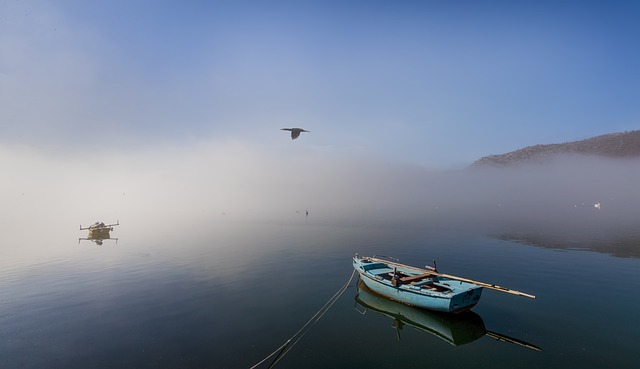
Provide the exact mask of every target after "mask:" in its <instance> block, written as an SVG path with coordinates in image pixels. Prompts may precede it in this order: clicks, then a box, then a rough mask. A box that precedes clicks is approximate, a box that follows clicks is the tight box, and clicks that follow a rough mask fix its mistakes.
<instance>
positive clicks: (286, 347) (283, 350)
mask: <svg viewBox="0 0 640 369" xmlns="http://www.w3.org/2000/svg"><path fill="white" fill-rule="evenodd" d="M355 274H356V270H355V269H354V270H353V272H352V273H351V277H349V280H348V281H347V283H345V284H344V285H343V286H342V287H340V289H339V290H338V291H337V292H336V293H334V294H333V296H331V298H329V300H328V301H327V302H326V303H325V304H324V305H323V306H322V307H321V308H320V310H318V312H317V313H315V314H314V315H313V316H312V317H311V318H310V319H309V320H308V321H307V322H306V323H305V324H304V325H303V326H302V328H300V329H299V330H298V331H297V332H296V333H295V334H294V335H293V336H291V338H289V339H288V340H287V341H286V342H285V343H284V344H282V346H280V347H278V348H277V349H276V350H275V351H273V352H272V353H271V354H269V356H267V357H265V358H264V359H262V360H261V361H260V362H259V363H257V364H256V365H254V366H252V367H251V368H250V369H255V368H257V367H258V366H260V365H261V364H262V363H264V362H265V361H267V360H268V359H269V358H270V357H272V356H273V355H275V354H278V355H277V356H276V357H275V359H274V360H273V362H272V363H271V365H269V368H273V367H274V366H275V365H276V364H277V363H278V362H279V361H280V360H282V358H284V356H285V355H286V354H287V353H288V352H289V351H290V350H291V349H292V348H293V346H295V345H296V343H298V341H300V339H302V337H304V335H305V334H307V333H308V332H309V330H310V329H311V327H313V326H314V325H315V324H316V323H317V322H318V320H320V318H322V316H323V315H324V314H325V313H326V312H327V311H329V309H330V308H331V306H333V304H335V302H336V301H338V299H339V298H340V296H342V294H343V293H344V291H346V290H347V288H348V287H349V285H350V284H351V280H352V279H353V276H354V275H355Z"/></svg>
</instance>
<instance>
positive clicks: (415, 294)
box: [353, 254, 535, 313]
mask: <svg viewBox="0 0 640 369" xmlns="http://www.w3.org/2000/svg"><path fill="white" fill-rule="evenodd" d="M353 267H354V268H355V270H356V271H357V272H358V273H359V275H360V279H361V280H362V282H363V283H364V284H365V285H366V286H367V287H368V288H369V289H371V290H372V291H373V292H376V293H378V294H380V295H382V296H385V297H387V298H389V299H392V300H395V301H399V302H401V303H403V304H407V305H411V306H415V307H419V308H422V309H428V310H435V311H442V312H446V313H460V312H463V311H468V310H470V309H471V308H472V307H474V306H475V305H476V304H477V303H478V302H479V301H480V297H481V296H482V289H483V288H484V287H487V288H491V289H495V290H499V291H502V292H508V293H512V294H516V295H520V296H526V297H530V298H535V296H533V295H529V294H526V293H522V292H518V291H514V290H510V289H507V288H504V287H500V286H496V285H493V284H488V283H484V282H478V281H473V280H470V279H466V278H461V277H457V276H452V275H448V274H442V273H439V272H438V271H437V269H436V268H435V267H434V268H429V269H421V268H416V267H412V266H408V265H404V264H400V263H399V262H395V261H391V260H386V259H381V258H378V257H375V256H372V257H369V256H362V257H360V256H358V254H356V256H355V257H354V258H353Z"/></svg>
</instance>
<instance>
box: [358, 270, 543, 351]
mask: <svg viewBox="0 0 640 369" xmlns="http://www.w3.org/2000/svg"><path fill="white" fill-rule="evenodd" d="M355 301H356V303H357V304H358V305H359V306H360V308H364V311H361V310H360V309H359V308H358V307H356V310H358V311H359V312H360V313H361V314H363V315H364V314H366V312H367V311H369V310H371V311H375V312H377V313H379V314H382V315H385V316H388V317H390V318H391V319H393V322H392V323H391V325H392V327H393V328H395V329H396V333H397V335H398V340H400V339H401V336H400V332H401V331H402V328H403V327H404V326H405V325H409V326H411V327H413V328H415V329H417V330H419V331H422V332H426V333H430V334H432V335H434V336H436V337H438V338H440V339H442V340H443V341H445V342H447V343H449V344H451V345H454V346H460V345H464V344H467V343H470V342H473V341H476V340H477V339H479V338H481V337H484V336H489V337H491V338H494V339H496V340H499V341H503V342H508V343H513V344H517V345H520V346H523V347H526V348H529V349H532V350H536V351H541V349H540V348H539V347H537V346H535V345H532V344H530V343H527V342H524V341H522V340H519V339H516V338H512V337H508V336H505V335H503V334H500V333H496V332H492V331H488V330H487V329H486V328H485V326H484V321H483V320H482V317H480V315H478V314H476V313H474V312H472V311H468V312H465V313H461V314H446V313H440V312H435V311H429V310H423V309H418V308H415V307H411V306H407V305H404V304H400V303H397V302H395V301H391V300H389V299H387V298H384V297H382V296H379V295H378V294H376V293H375V292H373V291H371V290H370V289H368V288H367V286H366V285H364V284H363V283H362V282H360V283H359V285H358V293H357V294H356V297H355Z"/></svg>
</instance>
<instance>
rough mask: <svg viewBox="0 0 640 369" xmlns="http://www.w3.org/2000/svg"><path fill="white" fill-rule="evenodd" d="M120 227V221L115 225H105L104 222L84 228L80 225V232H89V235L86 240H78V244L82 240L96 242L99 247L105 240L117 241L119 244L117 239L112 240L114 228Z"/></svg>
mask: <svg viewBox="0 0 640 369" xmlns="http://www.w3.org/2000/svg"><path fill="white" fill-rule="evenodd" d="M118 225H120V221H117V222H116V223H114V224H104V223H103V222H95V223H94V224H92V225H90V226H88V227H82V225H80V230H81V231H84V230H89V234H87V237H85V238H78V243H79V242H80V241H81V240H89V241H93V242H95V243H96V244H97V245H102V241H103V240H109V239H111V240H115V241H116V242H118V239H117V238H111V231H113V227H115V226H118Z"/></svg>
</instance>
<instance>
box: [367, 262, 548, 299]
mask: <svg viewBox="0 0 640 369" xmlns="http://www.w3.org/2000/svg"><path fill="white" fill-rule="evenodd" d="M369 259H371V260H375V261H379V262H383V263H387V264H392V265H402V266H403V267H404V268H408V269H413V270H416V271H420V272H422V273H430V274H433V275H437V276H440V277H444V278H449V279H454V280H457V281H462V282H467V283H473V284H475V285H478V286H482V287H485V288H491V289H493V290H496V291H501V292H506V293H510V294H513V295H518V296H524V297H529V298H532V299H535V298H536V297H535V296H534V295H530V294H528V293H524V292H520V291H516V290H512V289H509V288H505V287H502V286H498V285H495V284H490V283H485V282H480V281H474V280H473V279H468V278H462V277H458V276H455V275H449V274H443V273H438V272H436V271H435V270H434V268H431V270H426V269H421V268H416V267H412V266H409V265H404V264H400V263H394V262H390V261H388V260H383V259H378V258H375V257H371V258H369Z"/></svg>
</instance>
